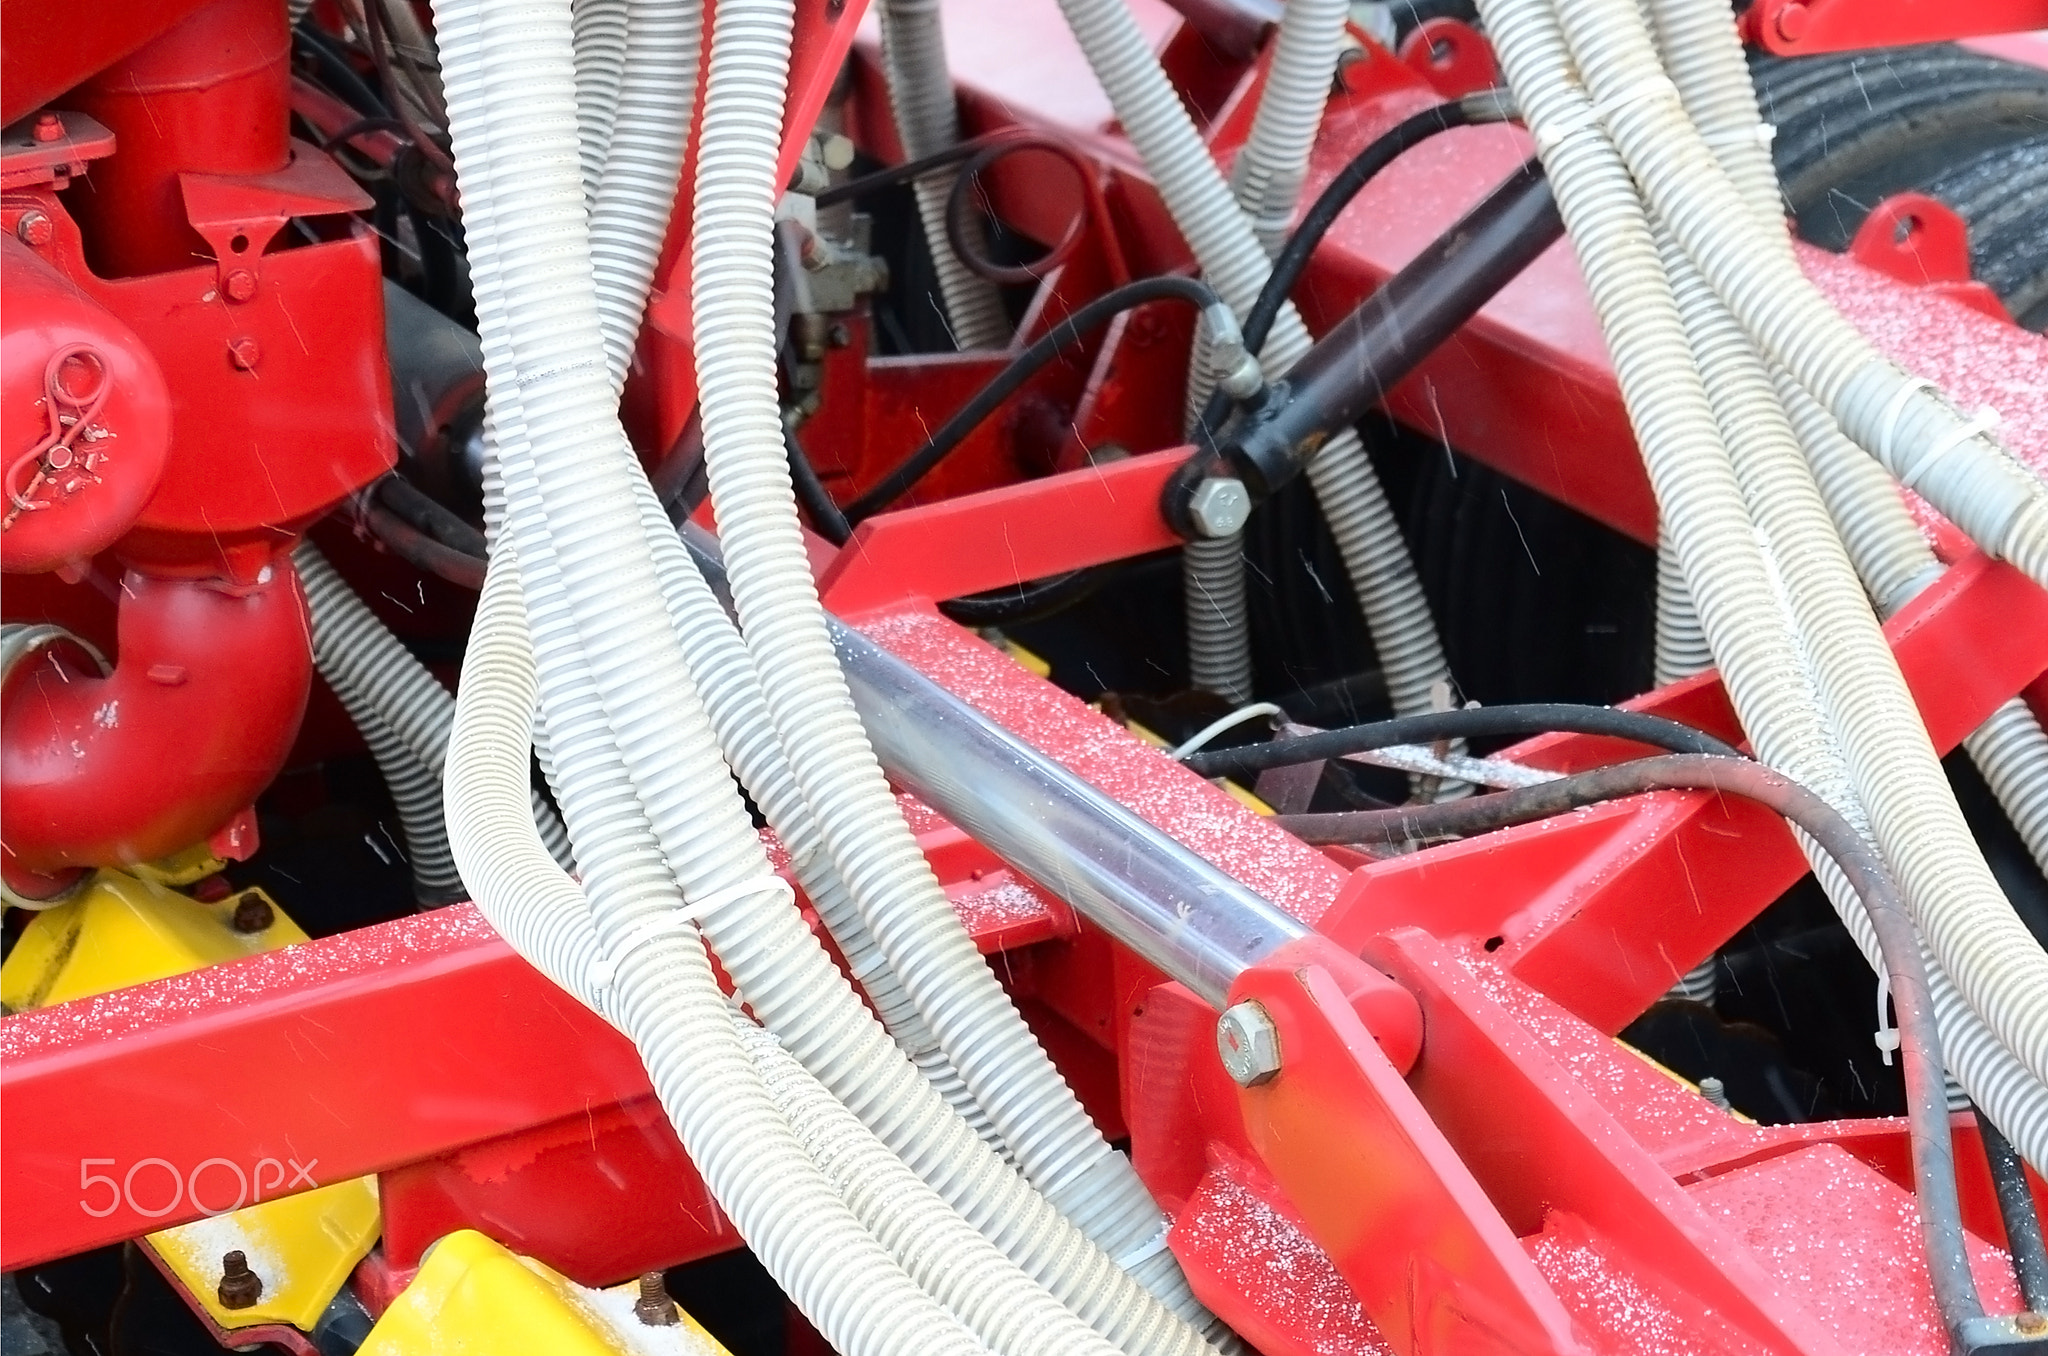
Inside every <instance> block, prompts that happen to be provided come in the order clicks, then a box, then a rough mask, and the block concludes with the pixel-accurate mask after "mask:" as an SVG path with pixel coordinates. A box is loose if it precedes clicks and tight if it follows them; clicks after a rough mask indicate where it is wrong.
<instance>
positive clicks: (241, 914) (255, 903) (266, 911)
mask: <svg viewBox="0 0 2048 1356" xmlns="http://www.w3.org/2000/svg"><path fill="white" fill-rule="evenodd" d="M276 921H277V910H275V909H273V908H271V907H270V901H269V900H267V899H265V898H264V897H263V896H262V895H259V894H257V893H256V892H255V891H253V890H251V891H250V892H249V893H248V894H246V895H243V896H242V897H241V899H239V900H237V901H236V902H235V912H234V917H233V919H232V926H233V927H234V929H235V931H237V932H241V933H252V932H268V931H270V925H271V924H273V923H275V922H276Z"/></svg>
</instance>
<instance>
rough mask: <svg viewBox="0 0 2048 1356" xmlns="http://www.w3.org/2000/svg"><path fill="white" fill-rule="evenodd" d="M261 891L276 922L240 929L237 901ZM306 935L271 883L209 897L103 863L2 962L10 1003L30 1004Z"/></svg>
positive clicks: (271, 947) (3, 989)
mask: <svg viewBox="0 0 2048 1356" xmlns="http://www.w3.org/2000/svg"><path fill="white" fill-rule="evenodd" d="M251 895H255V896H259V897H261V898H262V899H263V902H264V903H265V904H268V905H270V910H271V919H272V921H271V924H270V926H269V927H267V928H265V929H263V930H262V931H261V932H237V931H235V927H234V916H235V909H236V907H237V906H238V905H239V904H241V902H242V901H243V900H245V899H247V898H248V897H250V896H251ZM305 940H306V934H305V933H303V932H301V931H299V925H298V924H296V923H294V922H292V920H291V919H289V918H287V917H285V915H284V911H283V910H282V909H279V908H278V907H277V906H276V904H275V903H274V902H272V901H271V899H270V898H269V896H267V895H264V894H263V892H262V891H261V890H258V889H253V888H252V889H248V890H242V891H239V892H237V893H235V894H232V895H229V896H228V897H227V898H226V899H224V900H222V901H221V902H220V903H218V904H202V903H200V902H199V901H198V900H196V899H194V898H192V897H191V896H190V895H183V894H179V893H178V892H177V891H176V890H171V889H166V888H165V887H164V886H161V885H155V884H151V883H150V882H148V881H143V880H138V879H136V878H135V877H134V876H130V875H127V874H125V873H123V872H119V871H101V872H99V873H98V874H97V875H95V876H94V877H93V878H92V879H91V880H90V881H88V882H86V885H85V888H84V889H82V890H80V891H79V892H78V893H77V894H76V895H75V896H73V897H72V898H71V899H69V900H66V901H65V902H64V903H62V904H59V905H57V906H55V907H54V908H48V909H44V910H43V911H42V912H40V913H38V914H36V916H35V917H33V918H31V919H30V920H29V923H28V927H27V928H26V929H25V930H24V931H23V932H22V935H21V940H20V941H19V942H17V943H15V946H14V951H13V953H12V954H11V955H9V956H8V957H7V961H6V964H4V965H0V1003H5V1004H6V1005H7V1009H8V1011H10V1012H26V1011H27V1010H29V1009H30V1008H41V1007H48V1006H49V1005H50V1004H52V1003H62V1002H65V1001H67V1000H69V999H73V998H87V997H90V996H92V995H93V994H100V993H108V992H111V991H112V990H114V989H125V988H127V987H129V986H130V985H132V984H147V983H148V982H149V981H151V980H153V979H165V978H168V977H169V976H171V975H182V974H184V973H186V972H187V971H190V970H198V969H201V968H203V967H205V966H208V965H218V964H220V963H221V962H222V961H231V960H240V959H241V958H242V957H244V956H254V955H257V954H258V953H260V952H264V951H275V950H276V949H277V948H279V947H281V946H286V945H289V944H290V943H292V942H303V941H305Z"/></svg>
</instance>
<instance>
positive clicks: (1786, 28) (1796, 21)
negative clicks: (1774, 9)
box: [1774, 3, 1811, 42]
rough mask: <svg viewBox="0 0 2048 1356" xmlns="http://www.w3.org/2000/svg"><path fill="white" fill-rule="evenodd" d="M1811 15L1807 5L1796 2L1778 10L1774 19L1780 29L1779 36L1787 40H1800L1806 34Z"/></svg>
mask: <svg viewBox="0 0 2048 1356" xmlns="http://www.w3.org/2000/svg"><path fill="white" fill-rule="evenodd" d="M1809 17H1811V16H1810V14H1809V13H1808V11H1807V8H1806V6H1804V5H1801V4H1796V3H1795V4H1790V5H1786V6H1785V7H1784V8H1783V9H1780V10H1779V11H1778V13H1777V17H1776V19H1775V21H1774V22H1775V24H1776V27H1777V30H1778V36H1779V37H1781V38H1783V39H1784V40H1785V41H1786V42H1797V41H1799V39H1801V38H1802V37H1804V36H1806V21H1807V19H1808V18H1809Z"/></svg>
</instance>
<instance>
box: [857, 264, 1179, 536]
mask: <svg viewBox="0 0 2048 1356" xmlns="http://www.w3.org/2000/svg"><path fill="white" fill-rule="evenodd" d="M1169 300H1171V301H1184V302H1186V303H1188V304H1189V305H1190V306H1194V307H1196V308H1198V309H1205V310H1206V309H1207V308H1209V307H1212V306H1215V305H1218V304H1219V303H1218V301H1217V298H1216V293H1215V292H1214V291H1213V290H1211V289H1210V287H1209V285H1208V284H1207V283H1202V282H1197V281H1196V280H1195V279H1193V278H1181V277H1163V278H1142V279H1140V280H1139V281H1137V282H1133V283H1126V284H1124V285H1123V286H1122V287H1118V288H1114V289H1112V290H1111V291H1108V292H1105V293H1103V294H1102V295H1101V296H1099V297H1097V298H1095V299H1094V300H1093V301H1091V302H1089V303H1088V304H1087V305H1085V306H1082V307H1080V308H1079V309H1078V310H1076V311H1074V313H1073V314H1071V315H1069V316H1068V317H1067V318H1066V319H1064V320H1062V321H1060V323H1059V324H1057V325H1055V326H1053V327H1052V328H1051V329H1049V330H1047V331H1046V332H1045V333H1044V334H1042V335H1040V336H1039V337H1038V338H1037V339H1036V340H1035V341H1033V342H1032V344H1031V345H1030V346H1029V347H1027V348H1026V349H1024V351H1023V352H1021V353H1019V354H1017V356H1016V357H1014V358H1012V359H1010V361H1009V363H1008V364H1007V365H1006V366H1005V367H1004V368H1003V370H1002V371H1001V372H999V373H997V374H996V377H995V379H994V380H993V381H991V382H989V384H988V385H986V386H984V387H982V388H981V390H980V391H978V392H976V393H975V395H974V397H973V399H971V400H969V401H968V402H967V403H966V404H965V405H963V406H961V407H960V409H959V410H958V411H956V412H955V413H954V415H953V417H952V418H950V419H948V420H947V421H946V422H945V423H944V424H942V425H940V426H939V429H938V431H937V432H936V433H934V434H932V435H931V437H930V439H929V440H928V441H927V442H926V443H925V445H924V446H923V447H920V448H919V449H917V451H915V452H913V453H911V454H910V455H909V456H908V457H905V458H904V459H903V460H902V461H900V462H898V463H897V464H896V466H895V467H894V468H892V469H891V470H890V471H889V472H887V473H886V474H885V475H883V477H882V478H881V479H880V480H879V481H877V482H875V484H874V485H873V486H871V487H870V488H869V489H868V490H867V491H866V492H864V493H863V494H861V495H860V497H859V498H857V499H855V500H854V501H853V502H852V503H850V504H848V505H847V506H846V520H847V521H848V522H849V523H853V524H855V525H858V524H859V523H860V522H861V520H862V519H864V518H871V517H873V516H874V515H875V514H877V513H880V512H881V511H882V510H883V509H886V508H887V507H889V505H891V504H893V503H895V502H896V501H897V500H898V499H900V498H902V497H903V496H904V495H905V494H907V493H908V492H909V491H910V489H911V487H912V486H914V485H916V484H917V482H918V481H920V480H922V479H924V477H925V476H927V475H929V474H930V473H931V471H932V468H934V467H936V466H937V465H938V464H939V463H940V462H942V461H944V460H945V459H946V458H947V457H948V456H950V455H952V453H953V452H954V450H955V449H957V448H958V447H959V446H960V444H961V442H962V441H964V440H965V439H966V437H967V435H968V434H970V433H972V432H973V431H974V430H975V429H976V428H977V427H978V426H979V425H980V424H981V421H982V420H984V419H986V418H988V417H989V415H991V414H993V413H995V411H996V410H997V408H999V407H1000V406H1001V405H1002V403H1003V402H1004V401H1005V400H1007V399H1009V398H1010V396H1011V395H1012V394H1013V393H1015V391H1016V390H1017V388H1018V387H1020V386H1022V385H1023V384H1024V383H1025V382H1027V381H1029V380H1030V379H1031V378H1032V376H1033V375H1034V374H1036V373H1037V372H1038V370H1039V369H1040V368H1042V367H1044V366H1045V365H1046V364H1047V363H1049V362H1051V361H1052V360H1053V359H1054V358H1056V357H1058V356H1059V354H1060V352H1061V350H1063V349H1065V348H1066V347H1067V346H1068V345H1069V344H1072V343H1073V342H1074V341H1076V340H1077V339H1079V338H1081V337H1082V336H1083V335H1085V334H1087V333H1088V332H1089V331H1091V330H1093V329H1095V328H1096V327H1097V326H1100V325H1104V324H1107V323H1108V322H1109V320H1110V319H1111V318H1112V317H1114V316H1117V315H1120V314H1122V313H1123V312H1125V311H1129V310H1134V309H1136V308H1137V307H1140V306H1143V305H1146V304H1148V303H1150V302H1154V301H1169Z"/></svg>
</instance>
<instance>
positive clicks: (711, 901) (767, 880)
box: [677, 873, 796, 923]
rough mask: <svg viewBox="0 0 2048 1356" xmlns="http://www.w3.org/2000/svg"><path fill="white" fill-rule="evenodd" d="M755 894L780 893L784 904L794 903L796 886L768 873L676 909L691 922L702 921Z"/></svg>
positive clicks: (716, 891)
mask: <svg viewBox="0 0 2048 1356" xmlns="http://www.w3.org/2000/svg"><path fill="white" fill-rule="evenodd" d="M755 895H780V896H781V897H782V902H783V903H785V904H794V903H796V887H794V886H792V885H791V884H790V883H789V882H788V881H787V880H785V879H783V878H782V877H781V876H778V875H774V874H773V873H770V874H769V875H765V876H756V877H754V878H753V879H752V880H743V881H741V882H740V883H739V884H737V885H728V886H726V887H725V888H724V889H723V890H713V891H712V892H711V893H710V894H707V895H700V896H698V897H697V898H696V899H693V900H691V901H689V903H687V904H686V905H684V907H683V908H681V909H679V910H677V912H678V913H681V914H682V915H684V916H685V917H687V918H688V919H689V920H690V921H691V922H693V923H702V922H704V921H705V920H707V919H709V918H710V917H711V915H712V914H714V913H716V912H718V910H720V909H722V908H724V907H725V906H726V905H728V904H731V903H733V902H735V901H737V900H742V899H750V898H752V897H753V896H755Z"/></svg>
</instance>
